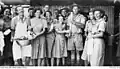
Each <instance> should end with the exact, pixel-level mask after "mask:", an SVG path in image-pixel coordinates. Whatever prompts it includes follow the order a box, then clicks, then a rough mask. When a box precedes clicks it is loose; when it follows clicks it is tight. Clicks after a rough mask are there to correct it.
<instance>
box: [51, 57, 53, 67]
mask: <svg viewBox="0 0 120 69" xmlns="http://www.w3.org/2000/svg"><path fill="white" fill-rule="evenodd" d="M53 65H54V58H51V66H53Z"/></svg>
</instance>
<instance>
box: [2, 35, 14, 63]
mask: <svg viewBox="0 0 120 69" xmlns="http://www.w3.org/2000/svg"><path fill="white" fill-rule="evenodd" d="M4 41H5V46H4V50H3V57H4V63H6V64H7V65H13V63H14V61H13V53H12V42H11V34H9V35H7V36H4Z"/></svg>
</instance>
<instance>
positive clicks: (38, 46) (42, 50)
mask: <svg viewBox="0 0 120 69" xmlns="http://www.w3.org/2000/svg"><path fill="white" fill-rule="evenodd" d="M31 27H32V28H33V32H34V33H35V34H38V33H40V32H41V31H42V30H43V28H46V27H47V22H46V20H45V19H40V18H33V19H31ZM31 45H32V59H39V58H44V57H46V44H45V35H44V34H42V35H40V36H38V37H36V38H35V39H33V40H32V42H31Z"/></svg>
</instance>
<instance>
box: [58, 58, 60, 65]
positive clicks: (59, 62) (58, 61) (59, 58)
mask: <svg viewBox="0 0 120 69" xmlns="http://www.w3.org/2000/svg"><path fill="white" fill-rule="evenodd" d="M59 63H60V58H57V66H59Z"/></svg>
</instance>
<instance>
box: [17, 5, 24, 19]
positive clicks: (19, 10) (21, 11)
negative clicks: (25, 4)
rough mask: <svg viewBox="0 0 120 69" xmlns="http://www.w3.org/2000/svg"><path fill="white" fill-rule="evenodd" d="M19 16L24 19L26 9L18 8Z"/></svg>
mask: <svg viewBox="0 0 120 69" xmlns="http://www.w3.org/2000/svg"><path fill="white" fill-rule="evenodd" d="M18 15H19V16H20V17H21V18H23V17H24V9H23V8H22V7H18Z"/></svg>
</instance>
